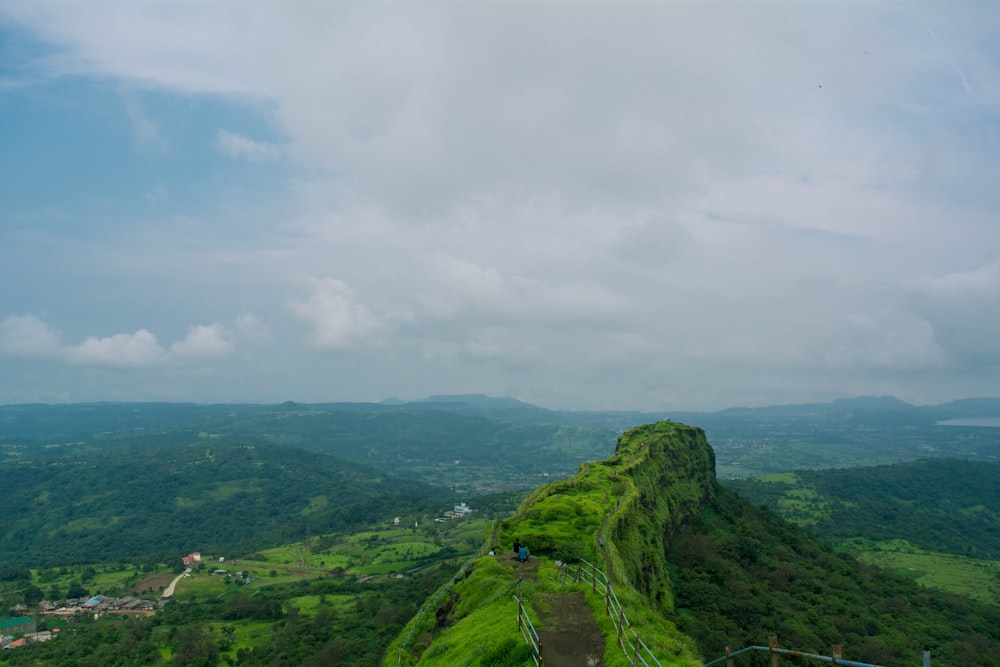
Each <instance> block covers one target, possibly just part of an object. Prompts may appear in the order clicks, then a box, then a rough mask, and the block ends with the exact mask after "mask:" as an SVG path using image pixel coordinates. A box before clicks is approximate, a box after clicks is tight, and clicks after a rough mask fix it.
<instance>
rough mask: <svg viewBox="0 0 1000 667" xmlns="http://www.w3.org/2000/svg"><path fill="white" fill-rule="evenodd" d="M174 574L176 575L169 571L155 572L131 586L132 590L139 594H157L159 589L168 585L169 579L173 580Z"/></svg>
mask: <svg viewBox="0 0 1000 667" xmlns="http://www.w3.org/2000/svg"><path fill="white" fill-rule="evenodd" d="M175 576H177V575H175V574H171V573H170V572H156V573H154V574H151V575H149V576H148V577H146V578H145V579H143V580H142V581H140V582H139V583H137V584H136V585H135V586H133V587H132V592H133V593H138V594H140V595H141V594H150V595H152V594H154V593H155V594H157V595H159V592H160V590H161V589H163V588H166V587H167V586H168V585H170V582H171V580H173V578H174V577H175Z"/></svg>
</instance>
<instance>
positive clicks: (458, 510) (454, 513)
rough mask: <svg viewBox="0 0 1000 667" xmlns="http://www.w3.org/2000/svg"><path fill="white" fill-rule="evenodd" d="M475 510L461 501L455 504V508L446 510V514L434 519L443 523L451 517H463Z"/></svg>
mask: <svg viewBox="0 0 1000 667" xmlns="http://www.w3.org/2000/svg"><path fill="white" fill-rule="evenodd" d="M475 511H476V510H474V509H472V508H471V507H469V506H468V505H466V504H465V503H459V504H458V505H455V507H454V509H450V510H448V511H447V512H445V513H444V516H440V517H438V518H436V519H434V520H435V521H437V522H438V523H443V522H445V521H450V520H451V519H461V518H463V517H466V516H469V515H470V514H472V513H473V512H475Z"/></svg>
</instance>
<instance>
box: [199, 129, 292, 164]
mask: <svg viewBox="0 0 1000 667" xmlns="http://www.w3.org/2000/svg"><path fill="white" fill-rule="evenodd" d="M215 145H216V146H217V147H218V148H219V150H220V151H222V152H223V153H224V154H226V155H228V156H229V157H232V158H242V159H245V160H249V161H250V162H269V161H271V160H276V159H278V158H279V157H280V156H281V149H279V148H278V147H277V146H275V145H274V144H271V143H268V142H266V141H254V140H253V139H250V138H248V137H244V136H243V135H241V134H236V133H234V132H229V131H227V130H219V131H218V132H217V133H216V135H215Z"/></svg>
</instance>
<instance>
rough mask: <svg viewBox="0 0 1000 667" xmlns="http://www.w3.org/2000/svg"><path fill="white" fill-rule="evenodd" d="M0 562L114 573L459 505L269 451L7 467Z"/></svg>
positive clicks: (354, 469) (1, 468)
mask: <svg viewBox="0 0 1000 667" xmlns="http://www.w3.org/2000/svg"><path fill="white" fill-rule="evenodd" d="M0 488H3V489H4V492H5V498H6V502H7V507H8V511H7V512H5V518H4V521H3V523H2V524H0V562H2V563H4V564H6V565H22V566H30V567H39V566H46V565H51V564H67V563H79V562H114V561H119V560H127V559H134V558H138V557H142V556H147V555H151V554H164V553H169V554H171V557H170V558H171V560H173V559H174V558H177V557H179V556H180V555H183V554H186V553H187V552H188V551H193V550H199V549H201V550H209V551H212V552H215V553H218V552H227V551H232V550H242V551H244V552H248V551H253V550H256V549H260V548H263V547H266V546H272V545H276V544H280V543H281V542H287V541H290V540H293V539H300V538H302V537H303V536H306V535H317V534H321V533H324V532H330V531H333V530H343V529H345V528H347V527H350V526H358V525H362V524H363V523H366V522H370V521H373V520H375V519H378V518H384V517H385V515H386V514H389V513H392V512H400V511H401V510H402V508H407V509H409V510H414V509H415V508H421V509H424V510H426V511H440V508H441V506H442V505H444V506H447V502H448V498H449V494H447V493H446V492H445V491H444V490H443V489H440V488H436V487H431V486H428V485H426V484H422V483H420V482H416V481H413V480H405V479H400V478H393V477H387V476H384V475H381V474H380V473H377V472H376V471H375V470H373V469H372V468H369V467H365V466H360V465H358V464H354V463H348V462H345V461H342V460H338V459H335V458H333V457H330V456H327V455H324V454H319V453H315V452H307V451H304V450H300V449H295V448H292V447H286V446H281V445H274V444H271V443H268V442H254V441H249V440H237V439H230V438H213V439H209V440H206V441H203V442H199V443H196V444H182V445H162V446H159V447H151V448H142V449H134V450H129V451H116V452H115V453H114V454H92V455H87V456H69V457H59V458H55V459H34V460H27V461H13V462H11V461H8V462H5V463H2V464H0Z"/></svg>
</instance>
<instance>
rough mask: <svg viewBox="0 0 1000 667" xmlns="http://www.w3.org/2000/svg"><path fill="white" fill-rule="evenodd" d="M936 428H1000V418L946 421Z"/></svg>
mask: <svg viewBox="0 0 1000 667" xmlns="http://www.w3.org/2000/svg"><path fill="white" fill-rule="evenodd" d="M938 426H988V427H993V428H1000V417H969V418H966V419H946V420H944V421H941V422H938Z"/></svg>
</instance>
